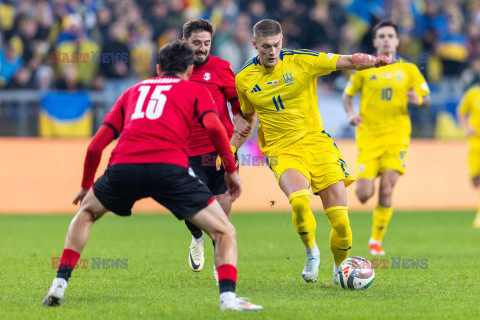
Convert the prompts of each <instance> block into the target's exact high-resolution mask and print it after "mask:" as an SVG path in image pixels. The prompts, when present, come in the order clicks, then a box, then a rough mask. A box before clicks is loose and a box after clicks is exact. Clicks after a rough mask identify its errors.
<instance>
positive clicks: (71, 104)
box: [39, 92, 93, 138]
mask: <svg viewBox="0 0 480 320" xmlns="http://www.w3.org/2000/svg"><path fill="white" fill-rule="evenodd" d="M39 120H40V124H39V130H40V136H42V137H78V138H80V137H90V135H91V134H92V126H93V114H92V103H91V101H90V98H89V97H88V94H87V93H86V92H75V93H70V92H52V93H48V94H46V95H45V96H43V98H42V99H41V111H40V119H39Z"/></svg>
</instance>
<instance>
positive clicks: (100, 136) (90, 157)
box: [73, 125, 115, 204]
mask: <svg viewBox="0 0 480 320" xmlns="http://www.w3.org/2000/svg"><path fill="white" fill-rule="evenodd" d="M114 138H115V133H114V132H113V130H112V129H111V128H109V127H108V126H106V125H103V126H101V127H100V129H99V130H98V131H97V133H96V134H95V136H94V137H93V139H92V141H91V142H90V144H89V145H88V149H87V155H86V156H85V162H84V164H83V179H82V188H81V189H80V191H79V192H78V194H77V196H76V197H75V199H74V200H73V204H78V203H79V202H81V201H82V200H83V198H85V196H86V195H87V192H88V190H89V189H90V188H91V187H92V185H93V180H94V179H95V173H96V172H97V169H98V165H99V164H100V160H101V158H102V152H103V150H104V149H105V148H106V147H107V146H108V145H109V144H110V142H112V141H113V139H114Z"/></svg>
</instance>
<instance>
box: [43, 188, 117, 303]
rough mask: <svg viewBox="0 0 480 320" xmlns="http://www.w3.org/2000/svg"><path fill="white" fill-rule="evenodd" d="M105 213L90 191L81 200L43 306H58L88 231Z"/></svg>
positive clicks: (104, 209) (85, 242) (105, 210)
mask: <svg viewBox="0 0 480 320" xmlns="http://www.w3.org/2000/svg"><path fill="white" fill-rule="evenodd" d="M107 211H108V210H107V209H106V208H105V207H104V206H103V205H102V204H101V203H100V201H98V199H97V197H95V194H94V193H93V192H92V190H91V189H90V190H89V191H88V193H87V195H86V196H85V198H84V199H83V200H82V202H81V204H80V209H79V210H78V213H77V214H76V215H75V217H74V218H73V219H72V222H70V226H69V228H68V232H67V237H66V239H65V246H64V249H63V253H62V257H61V258H60V265H59V267H58V271H57V277H56V278H55V279H54V280H53V284H52V286H51V287H50V290H49V291H48V293H47V295H46V296H45V299H44V300H43V305H45V306H58V305H60V301H61V299H62V298H63V295H64V293H65V289H66V288H67V284H68V279H69V278H70V276H71V274H72V271H73V269H74V268H75V265H76V264H77V262H78V259H79V258H80V254H81V253H82V251H83V248H84V247H85V245H86V244H87V240H88V236H89V235H90V230H91V229H92V226H93V224H94V223H95V221H97V220H98V219H100V218H101V217H102V216H103V215H104V214H105V213H106V212H107Z"/></svg>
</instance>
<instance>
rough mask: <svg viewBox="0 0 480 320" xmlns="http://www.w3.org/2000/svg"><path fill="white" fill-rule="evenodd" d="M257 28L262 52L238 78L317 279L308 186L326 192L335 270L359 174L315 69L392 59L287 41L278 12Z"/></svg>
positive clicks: (308, 271) (310, 274)
mask: <svg viewBox="0 0 480 320" xmlns="http://www.w3.org/2000/svg"><path fill="white" fill-rule="evenodd" d="M253 34H254V38H253V41H252V43H253V46H254V47H255V49H256V50H257V52H258V56H256V57H255V58H253V59H252V60H250V61H248V62H247V63H246V64H245V66H244V67H243V68H242V69H240V71H239V72H238V74H237V76H236V78H235V84H236V87H237V92H238V95H239V98H240V103H241V107H242V111H243V114H244V116H245V119H246V120H247V121H248V122H249V123H250V125H251V126H252V127H253V125H254V124H255V122H256V118H257V116H256V115H257V114H258V118H259V121H260V122H259V126H258V140H259V144H260V149H261V150H262V153H263V154H264V155H265V156H266V157H267V161H268V164H269V166H270V169H272V171H273V173H274V174H275V177H276V179H277V181H278V184H279V186H280V188H281V189H282V191H283V192H284V193H285V195H286V196H287V197H288V200H289V202H290V204H291V206H292V211H293V215H292V219H293V225H294V227H295V230H296V231H297V232H298V234H299V236H300V239H301V240H302V242H303V244H304V246H305V249H306V252H307V261H306V264H305V268H304V269H303V272H302V277H303V279H304V280H305V281H306V282H315V281H316V280H317V278H318V268H319V266H320V252H319V250H318V247H317V244H316V242H315V229H316V222H315V217H314V216H313V213H312V211H311V210H310V197H311V194H310V190H309V187H310V186H311V187H312V190H313V193H314V194H318V195H319V196H320V198H321V199H322V202H323V207H324V210H325V215H326V216H327V218H328V221H329V223H330V225H331V227H332V230H331V233H330V248H331V250H332V253H333V256H334V260H335V264H334V275H335V273H336V271H337V270H338V266H339V265H340V264H341V263H342V262H343V260H345V259H346V258H347V257H348V255H349V252H350V249H351V246H352V231H351V229H350V223H349V219H348V211H347V195H346V190H345V187H346V186H348V185H350V184H351V183H352V182H353V181H354V179H353V178H352V177H351V176H350V175H349V174H348V172H347V171H346V164H345V161H343V159H342V157H341V154H340V151H339V150H338V148H337V147H336V145H335V143H334V142H333V140H332V138H331V137H330V135H329V134H328V133H327V132H326V131H325V130H324V129H323V124H322V119H321V117H320V112H319V110H318V105H317V104H318V98H317V77H319V76H322V75H326V74H329V73H331V72H332V71H335V70H344V69H366V68H373V67H378V66H381V65H385V64H386V63H388V61H387V60H384V61H382V60H381V59H379V58H377V57H373V56H370V55H366V54H360V53H359V54H354V55H353V56H344V55H337V54H333V53H329V54H326V53H321V52H316V51H312V50H304V49H301V50H288V49H282V38H283V35H282V28H281V26H280V24H279V23H278V22H277V21H274V20H269V19H264V20H261V21H259V22H258V23H257V24H255V26H254V27H253ZM251 132H252V131H251V130H250V134H251ZM237 138H238V136H237V135H234V136H233V138H232V144H233V145H234V146H235V147H237V148H238V147H239V146H240V145H241V144H242V143H243V142H244V141H245V140H246V139H247V138H239V139H237ZM335 280H336V278H335V277H334V281H335Z"/></svg>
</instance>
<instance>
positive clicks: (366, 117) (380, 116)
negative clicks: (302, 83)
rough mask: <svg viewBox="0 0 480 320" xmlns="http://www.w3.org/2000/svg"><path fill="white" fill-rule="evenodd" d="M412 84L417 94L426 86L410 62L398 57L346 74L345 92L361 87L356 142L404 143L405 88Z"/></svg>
mask: <svg viewBox="0 0 480 320" xmlns="http://www.w3.org/2000/svg"><path fill="white" fill-rule="evenodd" d="M412 87H413V88H414V90H415V92H416V93H417V94H418V95H419V96H421V97H424V96H426V95H427V94H428V93H429V92H430V90H429V88H428V84H427V82H426V81H425V78H424V77H423V75H422V74H421V73H420V70H418V68H417V66H416V65H414V64H413V63H410V62H406V61H402V60H399V61H398V62H397V63H394V64H391V65H387V66H384V67H381V68H373V69H367V70H362V71H357V72H355V73H353V74H352V75H351V76H350V79H349V81H348V83H347V86H346V88H345V90H344V92H345V93H346V94H348V95H349V96H354V95H355V93H357V92H358V91H360V90H361V98H360V116H361V117H362V119H363V120H362V123H361V124H360V126H359V127H357V146H358V147H359V148H364V147H366V146H369V145H370V146H372V145H373V146H375V145H379V144H385V143H387V144H389V143H391V142H394V143H400V144H408V143H409V142H410V133H411V130H412V129H411V123H410V116H409V114H408V108H407V106H408V99H407V92H408V91H409V90H410V89H411V88H412Z"/></svg>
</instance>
